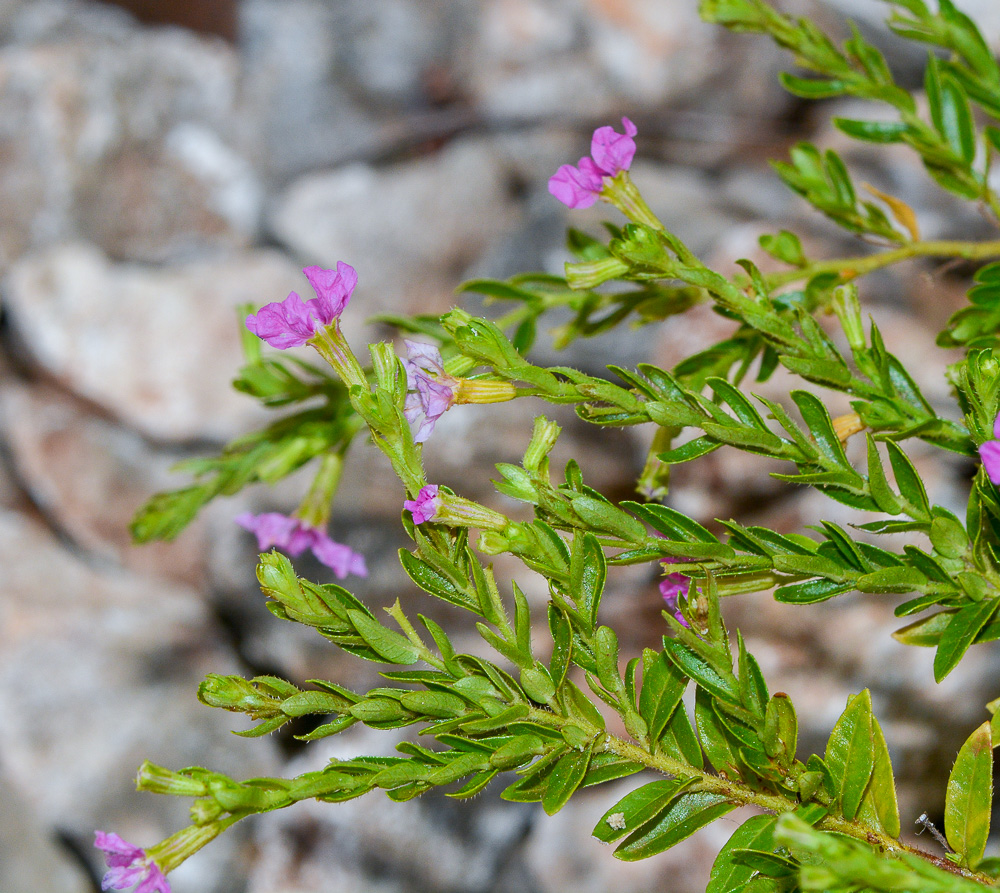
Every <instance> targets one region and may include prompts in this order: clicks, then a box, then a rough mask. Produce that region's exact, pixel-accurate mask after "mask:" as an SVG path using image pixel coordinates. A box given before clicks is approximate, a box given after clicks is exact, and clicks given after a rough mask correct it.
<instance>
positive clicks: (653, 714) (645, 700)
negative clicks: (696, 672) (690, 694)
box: [639, 651, 688, 747]
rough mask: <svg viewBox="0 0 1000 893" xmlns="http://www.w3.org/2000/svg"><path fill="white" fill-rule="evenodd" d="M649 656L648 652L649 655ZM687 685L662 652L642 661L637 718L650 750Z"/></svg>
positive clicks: (664, 727)
mask: <svg viewBox="0 0 1000 893" xmlns="http://www.w3.org/2000/svg"><path fill="white" fill-rule="evenodd" d="M652 654H653V652H651V651H650V652H649V655H652ZM644 657H646V655H645V654H644ZM687 684H688V679H687V677H686V676H684V674H683V673H681V671H680V670H679V669H678V668H677V666H676V665H675V664H673V663H672V662H671V661H669V660H667V657H666V655H665V654H663V653H662V652H660V653H659V654H656V656H655V658H652V659H651V660H646V661H644V667H643V673H642V689H641V691H640V692H639V715H640V716H641V717H642V718H643V719H644V720H645V721H646V727H647V729H648V733H649V740H650V743H651V744H652V745H653V746H654V747H655V746H656V742H657V741H658V740H659V738H660V735H661V734H663V732H664V730H665V729H666V728H667V724H668V723H669V722H670V717H671V716H673V714H674V711H675V710H676V709H677V705H678V704H680V702H681V698H682V697H683V695H684V689H686V688H687Z"/></svg>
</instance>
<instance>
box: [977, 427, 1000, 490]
mask: <svg viewBox="0 0 1000 893" xmlns="http://www.w3.org/2000/svg"><path fill="white" fill-rule="evenodd" d="M993 438H994V439H993V440H987V441H986V443H984V444H983V445H982V446H981V447H979V458H980V459H982V460H983V468H985V469H986V476H987V477H988V478H989V479H990V480H991V481H992V482H993V483H994V484H996V485H997V486H1000V413H998V414H997V417H996V419H994V421H993Z"/></svg>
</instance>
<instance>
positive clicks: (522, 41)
mask: <svg viewBox="0 0 1000 893" xmlns="http://www.w3.org/2000/svg"><path fill="white" fill-rule="evenodd" d="M473 23H474V24H473V28H474V30H473V31H472V32H471V34H470V35H469V36H468V37H467V39H466V40H464V41H463V44H462V47H461V52H460V68H459V71H460V78H459V80H460V83H462V84H464V85H465V88H466V89H467V90H468V91H469V92H470V93H471V94H472V95H473V97H474V99H475V102H476V103H477V105H478V106H479V107H480V109H481V110H482V112H483V113H484V114H485V115H486V116H487V117H491V118H501V119H509V118H515V119H517V118H525V117H528V118H541V117H553V116H563V117H566V116H569V117H581V118H584V119H590V118H593V117H595V116H602V115H609V114H612V115H613V114H620V110H621V107H622V106H623V105H627V104H629V103H649V104H655V103H659V102H665V101H669V99H671V98H677V97H678V96H680V95H681V94H682V93H683V92H684V91H685V90H688V89H690V88H692V87H693V86H694V85H696V84H698V83H699V82H700V81H701V80H702V79H703V78H705V77H706V76H707V75H708V73H709V71H710V69H711V65H710V64H709V60H710V59H711V58H712V57H713V52H712V50H713V48H714V46H715V44H716V41H717V39H718V35H719V34H720V33H721V32H719V31H718V30H714V29H712V28H710V27H709V26H706V25H704V24H703V23H702V22H701V21H700V20H699V19H698V15H697V11H696V9H695V7H694V6H692V5H691V4H690V3H686V2H671V3H658V4H645V3H638V2H626V3H614V4H610V3H596V2H595V3H587V4H579V3H572V2H566V0H561V2H556V3H542V2H538V0H514V2H492V3H487V4H484V5H483V9H482V12H481V14H480V16H479V17H478V18H476V19H474V20H473Z"/></svg>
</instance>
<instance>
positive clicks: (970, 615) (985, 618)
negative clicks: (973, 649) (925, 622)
mask: <svg viewBox="0 0 1000 893" xmlns="http://www.w3.org/2000/svg"><path fill="white" fill-rule="evenodd" d="M998 606H1000V599H996V598H987V599H984V600H983V601H981V602H974V603H973V604H971V605H966V606H965V607H963V608H960V609H959V611H958V613H957V614H955V615H954V617H952V619H951V622H950V623H949V624H948V626H947V628H946V629H945V630H944V632H943V633H942V634H941V641H940V643H939V644H938V649H937V653H936V654H935V655H934V679H935V680H936V681H938V682H940V681H941V680H942V679H944V677H945V676H947V675H948V674H949V673H950V672H951V671H952V670H953V669H955V667H956V666H957V665H958V662H959V661H960V660H961V659H962V655H963V654H965V652H966V651H968V650H969V646H970V645H972V643H973V642H974V641H975V639H976V636H977V635H979V631H980V630H981V629H982V628H983V627H984V626H986V624H987V623H988V622H989V620H990V618H991V617H992V616H993V615H994V614H995V613H996V610H997V607H998Z"/></svg>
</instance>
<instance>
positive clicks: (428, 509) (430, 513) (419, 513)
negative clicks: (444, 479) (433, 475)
mask: <svg viewBox="0 0 1000 893" xmlns="http://www.w3.org/2000/svg"><path fill="white" fill-rule="evenodd" d="M440 489H441V488H440V487H439V486H438V485H437V484H427V485H426V486H424V487H421V488H420V492H419V493H417V498H416V499H407V500H405V501H404V502H403V508H404V509H406V510H407V511H409V512H410V513H411V514H412V515H413V523H414V524H423V523H424V522H425V521H433V520H434V516H435V515H436V514H437V513H438V509H440V508H441V497H440V496H438V490H440Z"/></svg>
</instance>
